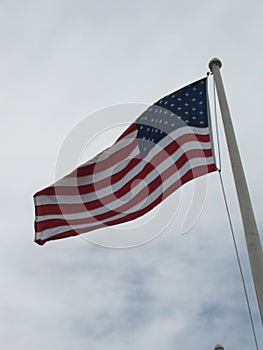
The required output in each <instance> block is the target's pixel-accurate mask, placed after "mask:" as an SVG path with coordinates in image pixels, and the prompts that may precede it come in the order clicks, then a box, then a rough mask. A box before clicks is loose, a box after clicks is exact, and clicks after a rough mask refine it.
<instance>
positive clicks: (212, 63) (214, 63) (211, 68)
mask: <svg viewBox="0 0 263 350" xmlns="http://www.w3.org/2000/svg"><path fill="white" fill-rule="evenodd" d="M214 65H216V66H218V68H221V67H222V62H221V61H220V59H219V58H217V57H214V58H212V59H211V61H210V62H209V65H208V66H209V68H210V70H211V71H213V66H214Z"/></svg>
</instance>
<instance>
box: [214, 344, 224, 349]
mask: <svg viewBox="0 0 263 350" xmlns="http://www.w3.org/2000/svg"><path fill="white" fill-rule="evenodd" d="M224 349H225V348H224V347H223V346H222V345H220V344H217V345H216V346H215V348H214V350H224Z"/></svg>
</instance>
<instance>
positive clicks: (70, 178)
mask: <svg viewBox="0 0 263 350" xmlns="http://www.w3.org/2000/svg"><path fill="white" fill-rule="evenodd" d="M210 134H211V133H210V125H209V111H208V102H207V78H204V79H201V80H199V81H197V82H194V83H192V84H190V85H188V86H186V87H184V88H182V89H180V90H178V91H176V92H173V93H171V94H169V95H167V96H165V97H164V98H162V99H160V100H159V101H157V102H156V103H154V104H153V105H152V106H150V107H149V108H148V109H147V110H146V111H145V112H143V113H142V114H141V115H140V116H139V117H138V118H137V119H136V120H135V122H134V123H132V124H131V125H130V126H129V127H128V129H126V131H125V132H124V133H123V134H122V135H121V136H120V137H119V138H118V140H117V141H116V142H115V143H114V144H113V145H112V146H111V147H109V148H108V149H106V150H104V151H103V152H101V153H100V154H98V155H97V156H96V157H94V158H93V159H91V160H90V161H88V162H86V163H84V164H82V165H81V166H79V167H78V168H77V169H76V170H74V171H73V172H72V173H70V174H68V175H67V176H65V177H63V178H62V179H60V180H59V181H57V182H55V183H54V184H53V185H51V186H49V187H47V188H45V189H43V190H41V191H39V192H37V193H36V194H35V195H34V202H35V209H36V219H35V231H36V235H35V242H36V243H38V244H40V245H43V244H44V243H45V242H47V241H50V240H55V239H60V238H65V237H69V236H75V235H79V234H81V233H86V232H90V231H93V230H96V229H99V228H103V227H107V226H112V225H117V224H121V223H124V222H127V221H130V220H134V219H136V218H138V217H141V216H142V215H144V214H146V213H147V212H149V211H150V210H151V209H153V208H154V207H155V206H157V205H158V204H159V203H161V202H162V201H163V200H164V199H165V198H167V197H168V196H169V195H170V194H172V193H173V192H174V191H175V190H177V189H178V188H179V187H180V186H182V185H183V184H184V183H186V182H187V181H189V180H191V179H194V178H197V177H199V176H201V175H204V174H207V173H209V172H212V171H215V170H216V165H215V159H214V155H213V147H212V141H211V136H210Z"/></svg>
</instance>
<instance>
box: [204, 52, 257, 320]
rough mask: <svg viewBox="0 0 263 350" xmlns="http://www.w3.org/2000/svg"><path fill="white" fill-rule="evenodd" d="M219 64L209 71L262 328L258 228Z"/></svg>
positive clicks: (215, 61) (212, 63) (215, 60)
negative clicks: (218, 108)
mask: <svg viewBox="0 0 263 350" xmlns="http://www.w3.org/2000/svg"><path fill="white" fill-rule="evenodd" d="M221 67H222V63H221V61H220V60H219V59H218V58H213V59H212V60H211V61H210V62H209V68H210V70H211V72H212V73H213V75H214V79H215V84H216V90H217V95H218V100H219V105H220V109H221V115H222V120H223V125H224V130H225V135H226V141H227V146H228V151H229V156H230V162H231V166H232V172H233V176H234V181H235V186H236V191H237V196H238V202H239V207H240V212H241V216H242V221H243V227H244V232H245V237H246V245H247V251H248V255H249V261H250V268H251V271H252V276H253V280H254V285H255V290H256V295H257V301H258V306H259V312H260V316H261V321H262V324H263V253H262V247H261V242H260V238H259V234H258V229H257V224H256V220H255V216H254V212H253V208H252V204H251V199H250V196H249V191H248V187H247V183H246V178H245V173H244V169H243V166H242V162H241V158H240V154H239V150H238V145H237V141H236V137H235V132H234V128H233V124H232V121H231V116H230V111H229V107H228V103H227V99H226V94H225V90H224V86H223V81H222V77H221V74H220V68H221Z"/></svg>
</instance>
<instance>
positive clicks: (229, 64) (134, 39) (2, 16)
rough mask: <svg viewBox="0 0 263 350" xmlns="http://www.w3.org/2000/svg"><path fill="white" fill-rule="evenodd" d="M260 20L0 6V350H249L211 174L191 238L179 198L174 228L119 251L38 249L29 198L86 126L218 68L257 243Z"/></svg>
mask: <svg viewBox="0 0 263 350" xmlns="http://www.w3.org/2000/svg"><path fill="white" fill-rule="evenodd" d="M262 11H263V4H262V2H261V1H259V0H257V1H256V0H251V1H247V2H240V1H229V0H222V1H221V2H218V1H211V0H210V1H207V0H204V1H189V0H186V1H178V0H173V1H168V0H163V1H159V2H157V1H146V0H140V1H139V0H134V1H120V0H119V1H99V2H95V1H90V0H87V1H84V0H83V1H78V0H75V1H54V0H53V1H49V0H45V1H43V0H41V1H12V0H11V1H10V0H9V1H1V4H0V40H1V41H0V42H1V55H0V61H1V63H0V77H1V78H0V86H1V100H0V101H1V102H0V113H1V129H0V130H1V149H0V153H1V164H2V167H1V169H2V171H1V199H2V200H1V204H0V205H1V216H2V218H1V222H2V230H1V245H0V251H1V253H0V259H1V265H0V271H1V289H0V290H1V294H0V295H1V298H0V320H1V328H0V343H1V348H3V349H8V350H21V349H22V350H24V349H38V350H42V349H43V350H44V349H45V350H46V349H49V350H55V349H56V350H57V349H59V350H60V349H61V350H62V349H63V350H74V349H84V348H86V349H92V350H103V349H110V350H113V349H114V350H124V349H125V350H134V349H136V350H142V349H152V350H157V349H158V350H159V349H162V350H174V349H186V350H192V349H200V350H201V349H202V350H210V349H213V347H214V345H215V344H217V343H222V344H223V345H224V346H225V349H226V350H235V349H239V350H247V349H254V348H255V345H254V342H253V337H252V332H251V326H250V322H249V317H248V311H247V306H246V303H245V298H244V292H243V288H242V284H241V280H240V275H239V271H238V267H237V262H236V257H235V252H234V247H233V241H232V238H231V233H230V229H229V224H228V221H227V216H226V211H225V207H224V203H223V199H222V193H221V190H220V183H219V178H218V175H217V174H216V173H213V174H210V175H209V176H208V177H207V178H208V195H207V202H206V205H205V208H204V211H203V214H202V216H201V217H200V219H199V220H198V221H197V223H196V224H195V225H194V227H193V228H192V229H191V231H190V232H188V233H187V234H184V235H182V234H181V233H180V227H181V225H182V220H183V217H184V213H185V210H186V209H187V203H188V202H189V201H190V199H191V189H193V184H187V185H186V186H184V188H182V189H181V191H180V194H181V197H182V203H181V206H180V208H179V209H178V215H177V217H176V218H175V220H173V223H172V224H171V225H170V226H169V227H168V228H167V230H165V232H164V233H163V234H162V235H161V236H160V237H159V238H156V239H155V240H153V241H152V242H150V243H148V244H146V245H142V246H140V247H138V248H133V249H125V250H116V249H115V250H113V249H107V248H102V247H99V246H96V245H93V244H90V243H89V242H87V241H85V240H83V239H81V238H79V237H75V238H70V239H65V240H60V241H54V242H49V243H47V244H46V245H45V246H43V247H40V246H37V245H36V244H35V243H34V242H33V239H34V227H33V221H34V207H33V200H32V195H33V194H34V193H35V192H36V191H38V190H40V189H41V188H43V187H46V186H48V185H49V184H50V183H52V182H53V181H54V177H55V168H56V164H57V157H58V155H59V152H60V150H61V147H62V144H63V142H64V140H65V139H66V138H67V135H69V133H70V131H71V130H72V129H74V128H75V127H76V125H78V123H79V122H80V121H81V120H83V118H85V117H87V116H88V115H89V114H91V113H93V112H94V111H96V110H98V109H101V108H103V107H107V106H110V105H114V104H120V103H127V102H136V103H143V104H150V103H152V102H154V101H156V100H157V99H158V98H159V97H161V96H163V95H165V94H167V93H169V92H171V91H172V90H176V89H178V88H180V87H182V86H183V85H184V84H188V83H190V82H192V81H194V80H197V79H199V78H201V77H203V76H205V74H206V72H207V71H208V62H209V60H210V59H211V58H212V57H214V56H218V57H220V58H221V60H222V61H223V68H222V70H221V71H222V74H223V78H224V83H225V87H226V90H227V95H228V98H229V103H230V107H231V111H232V118H233V122H234V126H235V130H236V134H237V138H238V142H239V146H240V151H241V155H242V159H243V163H244V168H245V172H246V175H247V180H248V183H249V188H250V192H251V197H252V202H253V206H254V211H255V215H256V219H257V223H258V226H259V230H260V231H261V237H262V231H263V218H262V214H261V213H262V210H263V204H262V190H263V188H262V170H263V169H262V168H263V165H262V155H261V153H262V152H261V150H262V149H263V138H262V132H261V129H262V126H263V122H262V112H261V110H262V108H261V103H262V80H263V69H262V62H263V47H262V36H263V25H262ZM136 117H137V116H134V119H135V118H136ZM90 120H91V123H95V120H96V119H94V118H93V119H92V118H91V119H90ZM116 136H117V135H116ZM104 139H105V140H106V142H107V143H108V144H111V143H113V142H114V138H112V136H109V135H108V136H107V137H106V138H105V137H104ZM88 141H89V140H87V142H88ZM221 143H222V152H223V154H222V158H223V164H222V167H223V175H224V179H225V183H226V188H227V193H228V198H229V200H230V208H231V213H232V217H233V222H234V227H235V231H236V238H237V243H238V247H239V250H240V255H241V261H242V266H243V269H244V274H245V277H246V281H247V284H248V292H249V296H250V300H251V306H252V311H253V317H254V320H255V326H256V332H257V336H258V341H259V344H260V347H261V346H263V335H262V328H261V324H260V320H259V315H258V311H257V306H256V301H255V292H254V290H253V286H252V281H251V276H250V272H249V267H248V258H247V253H246V250H245V244H244V235H243V231H242V227H241V224H240V217H239V212H238V208H237V204H236V197H235V192H234V190H233V182H232V180H231V176H230V171H229V162H228V157H227V154H226V150H225V147H224V139H222V140H221ZM96 147H98V146H96ZM69 157H70V156H69ZM86 160H87V159H86ZM76 161H77V160H76ZM65 166H67V165H65ZM175 202H176V201H175V196H171V197H170V198H169V199H168V204H167V205H168V207H169V208H170V209H171V208H173V206H175ZM97 234H98V235H99V234H100V231H97Z"/></svg>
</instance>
